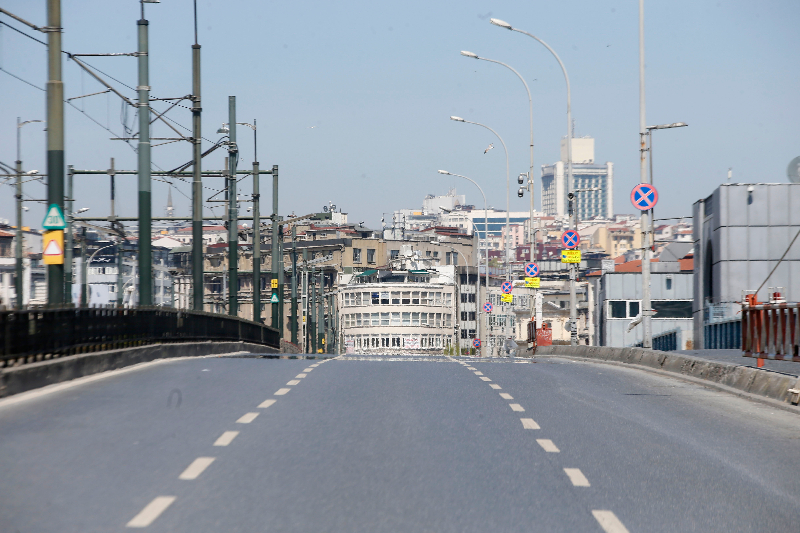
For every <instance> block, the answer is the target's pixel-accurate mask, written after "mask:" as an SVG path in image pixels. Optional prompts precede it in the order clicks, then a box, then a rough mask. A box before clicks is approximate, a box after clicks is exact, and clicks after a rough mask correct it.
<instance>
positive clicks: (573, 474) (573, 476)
mask: <svg viewBox="0 0 800 533" xmlns="http://www.w3.org/2000/svg"><path fill="white" fill-rule="evenodd" d="M564 473H566V474H567V476H569V480H570V481H572V484H573V485H575V486H576V487H589V486H590V485H589V480H588V479H586V476H584V475H583V472H581V469H580V468H565V469H564Z"/></svg>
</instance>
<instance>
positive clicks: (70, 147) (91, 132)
mask: <svg viewBox="0 0 800 533" xmlns="http://www.w3.org/2000/svg"><path fill="white" fill-rule="evenodd" d="M45 4H46V2H45V1H44V0H38V1H33V0H7V1H5V2H3V5H4V8H6V9H8V10H9V11H12V12H14V13H16V14H18V15H19V16H22V17H23V18H26V19H28V20H30V21H31V22H34V23H36V24H40V25H44V24H45V23H46V19H45ZM198 12H199V35H200V44H201V45H202V46H203V48H202V50H203V110H204V113H203V133H204V137H205V138H206V139H210V140H216V139H218V138H219V136H218V135H216V133H215V132H216V130H217V128H218V127H219V126H220V124H221V123H223V122H227V97H228V95H236V96H237V103H238V117H237V120H239V121H240V122H251V121H252V119H254V118H255V119H257V120H258V125H259V128H260V129H259V138H258V142H259V146H258V148H259V149H258V157H259V160H260V163H261V166H262V168H266V167H271V166H272V165H273V164H277V165H279V166H280V175H281V180H282V181H281V189H280V194H281V206H282V208H281V213H282V214H287V213H289V212H292V211H294V212H295V213H297V214H301V213H308V212H315V211H320V210H321V208H322V206H323V205H325V204H327V202H328V201H333V202H334V203H336V204H337V205H338V206H340V207H341V208H342V209H343V210H344V211H345V212H348V213H349V214H350V220H351V221H355V222H358V221H361V220H364V221H366V223H367V224H368V225H370V226H378V225H379V221H380V217H381V213H383V212H391V211H393V210H395V209H399V208H418V207H419V206H421V203H422V199H423V197H424V196H425V195H426V194H429V193H430V194H443V193H446V192H447V189H448V187H449V186H451V185H452V184H453V183H454V182H453V178H449V179H447V178H445V177H442V176H440V175H439V174H437V172H436V171H437V169H446V170H449V171H450V172H454V173H459V174H465V175H467V176H470V177H472V178H474V179H475V180H476V181H478V182H479V183H480V184H481V185H482V186H483V188H484V190H485V191H486V193H487V196H488V197H489V203H490V205H494V206H496V207H498V208H503V207H505V193H506V187H505V161H504V156H503V151H502V149H501V147H500V145H499V143H498V142H497V141H496V139H495V138H493V136H492V134H491V132H489V131H487V130H484V129H483V128H479V127H477V126H472V125H468V124H461V123H455V122H451V121H450V120H449V118H448V117H449V116H450V115H459V116H462V117H464V118H466V119H468V120H473V121H476V122H482V123H484V124H487V125H489V126H491V127H492V128H494V129H495V130H497V131H498V133H500V135H502V136H503V137H504V139H505V141H506V143H507V144H508V149H509V154H510V161H511V179H512V191H511V195H512V200H511V208H512V210H527V207H528V199H527V198H524V199H518V198H517V197H516V194H515V190H516V186H515V184H514V178H515V176H516V175H517V174H518V173H520V172H525V171H527V169H528V164H529V161H528V108H527V104H528V102H527V98H526V95H525V91H524V87H523V86H522V84H521V83H520V82H519V80H518V79H517V78H516V77H515V76H514V75H513V73H511V72H510V71H508V70H506V69H505V68H503V67H501V66H499V65H494V64H491V63H487V62H484V61H476V60H473V59H468V58H465V57H462V56H460V55H459V51H460V50H469V51H472V52H475V53H477V54H479V55H481V56H484V57H487V58H492V59H496V60H500V61H503V62H506V63H508V64H510V65H511V66H513V67H515V68H516V69H517V70H518V71H519V72H520V73H521V74H522V75H523V76H524V77H525V78H526V80H527V81H528V84H529V85H530V88H531V92H532V95H533V104H534V143H535V152H534V167H535V171H536V174H535V176H536V186H537V191H536V198H537V207H538V206H539V205H540V204H539V191H538V187H539V178H540V176H541V165H542V164H549V163H553V162H554V161H556V160H558V159H559V139H560V138H561V137H562V136H563V135H565V134H566V130H567V124H566V90H565V84H564V79H563V77H562V75H561V72H560V69H559V67H558V64H557V63H556V61H555V59H554V58H553V57H552V56H551V55H550V54H549V52H547V50H546V49H545V48H544V47H543V46H541V45H540V44H539V43H537V42H536V41H534V40H532V39H530V38H529V37H526V36H524V35H522V34H519V33H512V32H509V31H507V30H504V29H501V28H498V27H495V26H492V25H490V24H489V17H490V16H491V17H496V18H500V19H503V20H506V21H508V22H510V23H511V24H513V25H514V26H515V27H519V28H521V29H524V30H526V31H529V32H531V33H533V34H535V35H537V36H538V37H540V38H541V39H543V40H544V41H546V42H547V43H548V44H550V46H552V47H553V48H554V49H555V50H556V51H557V52H558V54H559V55H560V56H561V59H562V60H563V61H564V64H565V65H566V68H567V70H568V72H569V75H570V79H571V83H572V105H573V118H574V120H575V124H576V134H577V135H590V136H592V137H594V138H595V143H596V154H595V155H596V161H598V162H605V161H612V162H613V163H614V165H615V183H614V185H615V188H614V189H615V190H614V194H615V206H614V207H615V211H616V212H617V213H629V212H633V208H632V207H631V205H630V201H629V195H630V190H631V188H632V187H633V185H634V184H635V183H636V182H637V181H638V180H639V173H638V126H639V116H638V109H639V100H638V76H639V73H638V27H637V20H638V2H637V1H636V0H626V1H601V0H586V1H577V0H565V1H559V2H554V1H551V2H540V1H530V2H522V1H516V2H504V1H500V2H474V1H466V0H462V1H460V2H429V1H425V2H421V1H405V2H392V3H389V2H322V1H317V2H308V1H300V0H296V1H293V2H273V1H255V0H252V1H245V0H243V1H233V0H232V1H227V2H219V1H211V0H198ZM138 13H139V3H138V2H137V1H136V0H113V1H109V0H103V1H99V0H80V1H74V0H73V1H68V0H65V1H63V26H64V37H63V42H64V49H65V50H67V51H70V52H74V53H90V52H95V53H96V52H133V51H135V50H136V20H137V19H138V18H139V14H138ZM146 17H147V19H148V20H149V21H150V39H151V41H150V62H151V63H150V64H151V75H150V85H151V86H152V95H153V96H156V97H173V96H182V95H185V94H188V93H189V92H191V44H192V42H193V33H192V2H191V1H190V0H162V2H161V4H155V5H154V4H148V5H146ZM0 19H2V20H3V21H4V22H9V23H10V24H12V25H14V26H15V27H18V28H21V29H24V28H23V27H22V26H21V25H20V24H18V23H14V22H11V21H10V19H9V18H8V17H5V16H0ZM798 23H800V2H797V1H795V0H785V1H778V0H759V1H758V2H753V1H745V0H736V1H723V0H720V1H700V0H672V1H670V2H654V1H650V0H648V1H647V2H646V6H645V31H646V50H647V123H648V124H660V123H665V122H676V121H683V122H687V123H689V127H688V128H682V129H677V130H670V131H660V132H656V135H657V137H656V138H655V158H654V163H655V183H656V186H657V187H658V188H659V190H660V195H661V196H660V203H659V210H658V213H657V215H658V216H659V217H661V216H684V215H690V214H691V204H692V203H693V202H694V201H696V200H697V199H699V198H702V197H705V196H707V195H708V194H709V193H710V192H711V191H712V190H713V189H714V188H715V187H716V186H717V185H718V184H719V183H720V182H722V181H724V180H725V179H726V175H727V170H728V168H729V167H732V168H733V176H734V180H735V181H742V182H785V181H786V166H787V165H788V163H789V161H790V160H791V159H792V158H794V157H796V156H798V155H800V129H799V128H798V124H800V99H799V98H798V87H800V69H798V67H799V66H800V33H799V32H798V31H797V27H798ZM25 31H27V32H28V33H30V34H33V33H34V32H33V31H28V30H27V29H26V30H25ZM35 36H36V37H37V38H39V39H44V34H41V33H38V32H37V34H36V35H35ZM88 61H89V63H91V64H93V65H95V66H97V67H98V68H100V69H102V70H103V71H105V72H107V73H108V74H110V75H112V76H114V77H115V78H117V79H118V80H120V81H122V82H124V83H126V84H127V85H130V86H131V87H135V86H136V85H137V83H136V72H137V71H136V59H135V58H130V57H115V58H89V59H88ZM63 65H64V67H63V68H64V79H65V91H66V95H67V97H73V96H79V95H81V94H87V93H91V92H96V91H99V90H102V87H101V86H100V85H99V84H98V83H97V82H95V81H94V80H92V79H91V78H90V77H89V76H87V75H82V74H81V72H80V69H79V68H78V67H77V65H75V64H74V63H73V62H72V61H67V60H65V61H64V63H63ZM0 66H2V68H3V69H4V70H7V71H9V72H11V73H13V74H15V75H17V76H20V77H22V78H24V79H25V80H27V81H29V82H31V83H33V84H35V85H38V86H39V87H44V85H45V82H46V49H45V47H44V46H42V45H40V44H38V43H36V42H34V41H31V40H29V39H27V38H25V37H23V36H21V35H19V34H17V33H16V32H13V31H11V30H9V29H8V28H6V27H0ZM115 87H117V88H119V89H120V90H121V91H122V92H123V93H124V94H126V95H127V96H129V97H131V98H134V97H135V95H134V92H133V91H131V90H130V89H127V88H125V87H124V86H120V85H118V84H115ZM0 94H2V99H0V161H2V162H4V163H7V164H12V165H13V162H14V160H15V159H16V155H15V120H16V117H17V116H20V117H21V118H22V120H30V119H37V118H38V119H44V118H45V97H44V93H43V92H41V91H39V90H37V89H35V88H33V87H30V86H28V85H26V84H24V83H22V82H20V81H18V80H16V79H14V78H12V77H11V76H9V75H7V74H6V73H3V72H0ZM74 103H75V105H76V106H78V107H79V108H81V109H83V110H84V111H85V112H86V114H88V115H90V116H91V117H92V118H94V119H96V120H97V121H98V122H100V123H101V124H102V125H103V126H107V127H109V128H110V129H111V130H112V131H113V132H115V133H116V134H121V133H122V131H123V130H122V125H121V105H120V101H119V99H118V98H116V97H114V96H107V95H100V96H93V97H90V98H86V99H83V100H76V101H75V102H74ZM154 107H155V108H157V109H161V110H163V109H164V108H165V107H166V106H165V105H163V104H156V105H155V106H154ZM169 116H171V117H172V118H173V119H174V120H176V121H177V122H179V123H181V124H183V125H184V126H186V127H191V116H190V113H189V111H188V110H187V109H184V108H178V109H176V110H173V111H171V112H170V114H169ZM127 120H128V125H129V126H130V127H133V128H134V129H136V127H137V126H136V123H135V121H134V115H133V113H132V110H130V109H129V110H128V113H127ZM312 126H313V128H312ZM152 134H153V136H159V137H166V136H171V132H170V131H169V130H167V129H166V128H165V127H163V126H161V125H156V126H155V127H154V129H153V133H152ZM110 136H111V134H109V133H108V132H107V131H105V130H104V129H102V128H101V127H99V126H98V125H96V124H95V123H93V122H91V121H90V120H89V119H88V118H87V117H85V116H83V115H82V114H81V113H80V112H79V111H77V110H75V109H72V108H69V107H68V108H67V111H66V162H67V164H71V165H74V166H75V167H76V168H93V169H105V168H107V167H108V165H109V158H110V157H114V158H116V165H117V168H126V169H135V168H136V155H135V153H134V152H133V150H132V149H131V148H130V147H129V146H127V145H126V144H125V143H123V142H121V141H111V140H109V137H110ZM239 140H240V143H239V144H240V149H241V160H240V168H245V167H249V166H250V164H251V162H252V160H253V143H252V132H251V130H249V129H247V128H244V127H240V129H239ZM22 141H23V142H22V144H23V153H22V157H23V160H24V166H25V169H26V170H28V169H34V168H35V169H39V170H41V171H44V170H45V163H44V161H45V134H44V132H43V131H42V127H41V125H37V124H32V125H28V126H25V127H24V128H23V135H22ZM490 143H495V149H494V150H492V151H490V152H489V153H488V154H486V155H484V153H483V151H484V149H485V148H486V147H487V146H488V145H489V144H490ZM204 146H205V147H208V146H210V143H204ZM224 156H225V154H224V152H223V151H222V150H218V151H217V152H216V153H214V154H212V155H211V156H209V157H207V158H206V159H205V160H204V169H212V168H213V169H218V168H221V167H222V165H223V158H224ZM190 158H191V147H190V146H189V145H188V144H187V143H175V144H170V145H168V146H164V147H156V148H154V149H153V163H154V164H155V165H158V166H159V167H161V168H164V169H167V168H172V167H174V166H177V165H179V164H181V163H183V162H186V161H188V160H189V159H190ZM118 183H120V185H119V187H120V192H119V197H120V198H122V205H121V207H120V211H121V213H120V214H122V215H127V216H133V215H135V214H136V198H137V195H136V179H135V177H120V178H119V179H118ZM270 183H271V182H270V178H269V177H267V176H265V177H263V178H262V191H264V192H265V194H264V195H263V196H262V199H263V200H264V201H263V202H262V205H264V204H266V205H267V206H270V205H271V200H270V198H269V196H270V191H271V186H270ZM455 184H456V186H457V187H458V191H459V193H465V194H466V195H467V200H468V202H470V203H474V204H477V205H480V204H481V203H482V200H481V199H480V195H479V193H478V192H477V190H476V189H475V188H474V186H472V185H471V184H469V183H468V182H466V181H464V180H460V182H456V183H455ZM205 185H206V186H207V187H209V188H211V189H216V188H219V187H220V186H221V180H219V179H209V180H207V182H206V183H205ZM250 187H251V186H250V183H249V178H248V180H245V181H242V182H241V183H240V190H243V191H244V192H246V193H249V192H250V190H251V188H250ZM167 188H168V185H167V184H165V183H162V182H154V184H153V193H154V194H153V213H154V215H163V208H164V205H165V204H166V194H167ZM44 190H45V187H43V186H42V185H39V184H36V183H33V184H31V185H27V186H26V194H28V195H29V196H30V197H32V198H42V197H43V196H42V195H43V194H44ZM207 192H208V189H207ZM13 194H14V190H13V188H12V187H9V186H8V185H3V186H2V187H0V218H7V219H10V220H11V221H12V223H13V219H14V209H13ZM189 195H190V186H189V185H188V184H185V183H180V182H178V183H177V184H176V185H175V187H174V189H173V199H174V202H175V204H176V214H177V215H180V216H187V215H190V204H189V200H188V196H189ZM75 197H76V208H77V207H84V206H85V207H90V208H91V211H90V213H91V214H94V215H99V216H105V215H106V214H107V213H108V178H107V177H104V176H101V177H89V178H87V177H80V178H76V190H75ZM29 205H30V207H31V211H29V212H28V213H27V214H26V217H27V219H26V224H30V225H32V226H34V227H39V225H40V224H41V219H42V216H43V207H40V206H39V205H38V204H29ZM207 205H208V204H207ZM267 209H269V207H267ZM217 213H218V214H221V210H219V209H218V210H217Z"/></svg>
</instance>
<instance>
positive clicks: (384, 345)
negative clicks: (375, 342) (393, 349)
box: [381, 335, 389, 348]
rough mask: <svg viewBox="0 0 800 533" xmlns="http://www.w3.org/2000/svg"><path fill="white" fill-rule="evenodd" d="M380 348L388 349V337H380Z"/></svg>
mask: <svg viewBox="0 0 800 533" xmlns="http://www.w3.org/2000/svg"><path fill="white" fill-rule="evenodd" d="M381 347H382V348H388V347H389V337H387V336H385V335H382V336H381Z"/></svg>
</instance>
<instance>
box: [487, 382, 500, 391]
mask: <svg viewBox="0 0 800 533" xmlns="http://www.w3.org/2000/svg"><path fill="white" fill-rule="evenodd" d="M489 386H490V387H491V388H493V389H495V390H500V389H502V388H503V387H501V386H500V385H498V384H497V383H492V384H491V385H489Z"/></svg>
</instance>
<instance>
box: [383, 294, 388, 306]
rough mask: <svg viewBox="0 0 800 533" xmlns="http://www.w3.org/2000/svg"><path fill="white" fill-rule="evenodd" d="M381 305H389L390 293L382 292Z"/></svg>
mask: <svg viewBox="0 0 800 533" xmlns="http://www.w3.org/2000/svg"><path fill="white" fill-rule="evenodd" d="M381 305H389V293H388V292H382V293H381Z"/></svg>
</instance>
